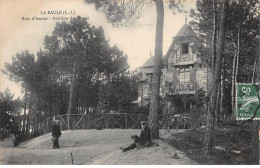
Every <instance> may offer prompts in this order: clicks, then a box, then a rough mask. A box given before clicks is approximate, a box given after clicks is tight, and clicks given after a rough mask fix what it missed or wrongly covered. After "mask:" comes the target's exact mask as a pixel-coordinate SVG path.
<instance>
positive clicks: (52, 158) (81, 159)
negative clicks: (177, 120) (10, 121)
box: [0, 129, 196, 165]
mask: <svg viewBox="0 0 260 168" xmlns="http://www.w3.org/2000/svg"><path fill="white" fill-rule="evenodd" d="M139 133H140V130H134V129H127V130H122V129H104V130H74V131H71V130H70V131H63V132H62V134H63V135H62V137H61V139H60V146H61V148H60V149H52V142H51V135H50V134H46V135H43V136H40V137H37V138H34V139H32V140H30V141H27V142H24V143H22V144H20V145H19V147H16V148H15V147H12V143H11V141H10V140H5V141H4V142H0V164H19V165H20V164H30V165H37V164H41V165H46V164H51V165H68V164H72V161H71V153H72V155H73V162H74V164H196V163H195V162H193V161H191V160H190V159H188V158H187V157H185V156H184V155H183V154H181V153H180V152H179V151H177V150H175V149H174V148H173V147H171V146H169V145H168V144H166V143H164V142H163V141H160V140H158V141H157V143H159V145H160V146H158V147H150V148H142V149H140V150H131V151H127V152H125V153H123V152H122V151H120V150H119V146H125V145H128V144H130V143H131V142H132V141H131V138H130V136H131V135H133V134H137V135H139ZM175 152H177V153H178V154H179V156H180V159H172V158H170V157H171V156H172V154H174V153H175Z"/></svg>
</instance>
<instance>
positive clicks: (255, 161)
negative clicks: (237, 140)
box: [251, 26, 260, 165]
mask: <svg viewBox="0 0 260 168" xmlns="http://www.w3.org/2000/svg"><path fill="white" fill-rule="evenodd" d="M259 32H260V26H259ZM257 69H258V70H257V71H258V73H257V82H258V83H260V38H258V64H257ZM258 93H259V91H258ZM253 124H254V125H253V129H252V133H253V136H252V142H251V144H252V149H253V151H252V153H253V159H252V160H253V164H255V165H258V164H259V121H258V120H255V121H254V122H253Z"/></svg>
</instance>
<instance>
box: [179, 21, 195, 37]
mask: <svg viewBox="0 0 260 168" xmlns="http://www.w3.org/2000/svg"><path fill="white" fill-rule="evenodd" d="M184 36H196V33H195V32H194V30H193V29H192V28H191V26H190V25H188V24H184V25H183V26H182V28H181V29H180V30H179V32H178V33H177V35H176V36H175V38H176V37H184Z"/></svg>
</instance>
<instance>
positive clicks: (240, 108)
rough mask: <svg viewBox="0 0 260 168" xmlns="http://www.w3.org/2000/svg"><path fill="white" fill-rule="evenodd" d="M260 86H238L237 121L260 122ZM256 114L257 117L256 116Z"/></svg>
mask: <svg viewBox="0 0 260 168" xmlns="http://www.w3.org/2000/svg"><path fill="white" fill-rule="evenodd" d="M259 97H260V84H237V85H236V109H237V113H236V119H237V120H246V119H251V118H252V117H253V116H254V117H253V119H254V120H260V101H259V100H260V98H259ZM254 114H255V115H254Z"/></svg>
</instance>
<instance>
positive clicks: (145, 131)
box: [120, 121, 152, 152]
mask: <svg viewBox="0 0 260 168" xmlns="http://www.w3.org/2000/svg"><path fill="white" fill-rule="evenodd" d="M141 126H142V131H141V134H140V145H142V146H151V145H152V141H151V130H150V128H149V126H148V123H147V121H142V122H141ZM134 148H136V144H135V143H132V144H131V145H129V146H128V147H125V148H122V147H121V148H120V149H122V151H123V152H125V151H128V150H130V149H134Z"/></svg>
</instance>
